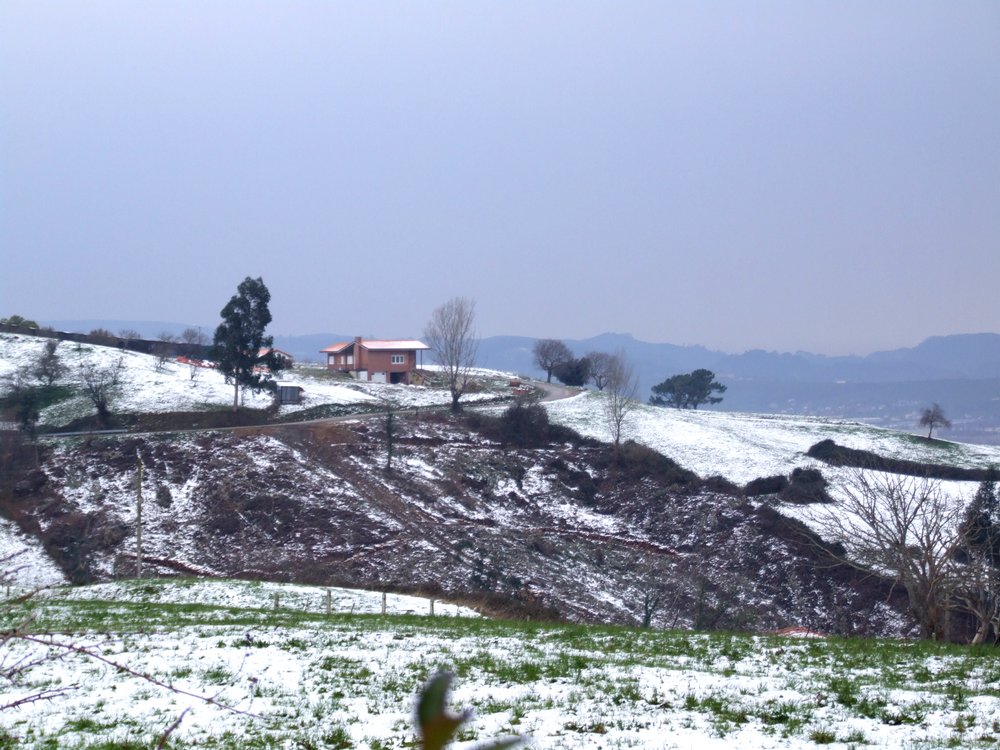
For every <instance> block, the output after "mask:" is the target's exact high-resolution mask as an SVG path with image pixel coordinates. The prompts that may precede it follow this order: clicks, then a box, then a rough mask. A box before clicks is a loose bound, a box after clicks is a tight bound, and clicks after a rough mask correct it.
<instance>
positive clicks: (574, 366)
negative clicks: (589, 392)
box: [552, 357, 590, 386]
mask: <svg viewBox="0 0 1000 750" xmlns="http://www.w3.org/2000/svg"><path fill="white" fill-rule="evenodd" d="M552 374H553V375H555V376H556V378H557V379H558V380H559V382H560V383H562V384H563V385H576V386H582V385H583V384H584V383H586V382H587V381H588V380H590V360H589V359H587V358H586V357H580V358H579V359H574V358H573V357H570V358H569V359H567V360H564V361H562V362H560V363H558V364H557V365H556V366H555V367H553V368H552Z"/></svg>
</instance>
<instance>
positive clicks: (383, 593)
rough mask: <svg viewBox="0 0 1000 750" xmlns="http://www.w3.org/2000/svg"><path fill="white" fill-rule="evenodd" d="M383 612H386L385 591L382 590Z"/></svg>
mask: <svg viewBox="0 0 1000 750" xmlns="http://www.w3.org/2000/svg"><path fill="white" fill-rule="evenodd" d="M382 614H383V615H384V614H385V592H384V591H383V592H382Z"/></svg>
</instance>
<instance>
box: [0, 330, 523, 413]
mask: <svg viewBox="0 0 1000 750" xmlns="http://www.w3.org/2000/svg"><path fill="white" fill-rule="evenodd" d="M46 341H48V339H45V338H40V337H35V336H20V335H15V334H9V333H0V393H2V392H3V391H4V390H5V388H4V383H7V382H10V381H11V380H12V379H13V377H14V375H15V373H17V372H18V371H19V370H22V369H24V368H27V367H29V366H30V365H31V364H32V363H33V362H35V361H36V360H37V359H38V357H39V355H40V354H41V353H42V351H43V349H44V346H45V342H46ZM56 353H57V354H58V355H59V357H60V360H61V362H62V363H63V364H64V365H65V366H66V367H67V373H66V377H65V378H64V379H63V381H62V382H63V384H65V385H68V386H70V387H71V388H73V389H74V390H79V389H80V385H81V371H82V370H83V369H85V368H107V367H113V366H114V365H115V364H116V363H117V362H118V361H119V360H120V361H121V362H122V366H123V371H122V378H121V380H122V384H121V387H120V388H119V389H118V390H117V392H116V393H115V395H114V397H113V400H112V411H118V412H137V413H157V412H172V411H198V410H205V409H224V408H226V407H228V406H230V405H231V404H232V403H233V386H232V385H230V384H228V383H226V381H225V378H224V377H223V376H222V374H221V373H219V372H217V371H216V370H213V369H211V368H208V367H195V366H192V365H188V364H184V363H181V362H177V361H174V360H167V361H165V362H161V361H160V360H159V358H158V357H156V356H154V355H151V354H140V353H138V352H130V351H123V350H121V349H118V348H116V347H109V346H97V345H93V344H78V343H75V342H67V341H64V342H61V343H60V344H59V346H58V348H57V349H56ZM430 369H433V368H430ZM476 373H477V376H480V377H483V378H486V379H492V380H494V381H496V382H497V383H503V382H505V381H507V380H509V378H511V377H512V376H511V375H509V374H508V373H500V372H496V371H492V370H477V371H476ZM277 380H278V381H279V382H280V383H282V384H283V385H290V386H296V385H297V386H300V387H301V388H302V389H303V401H302V403H300V404H296V405H287V406H282V407H281V414H293V413H295V412H299V411H303V410H305V409H311V408H315V407H319V406H343V405H351V404H355V405H357V406H358V407H359V408H360V409H364V408H367V407H371V406H373V405H378V404H384V405H392V406H394V407H396V408H399V409H411V408H422V407H430V406H442V405H444V404H448V403H450V402H451V396H450V394H449V393H448V392H447V391H446V390H443V389H437V388H426V387H423V386H407V385H391V384H387V383H368V382H359V381H353V380H350V379H349V378H344V377H339V376H336V375H333V374H331V373H329V372H328V371H327V370H326V368H324V367H322V366H320V365H310V364H302V365H297V366H296V367H294V368H292V369H290V370H283V371H282V372H281V373H280V375H279V377H278V378H277ZM495 396H496V393H495V392H491V391H488V390H487V391H484V392H481V393H469V394H467V395H465V396H463V401H464V402H466V403H472V402H475V401H482V400H488V399H491V398H494V397H495ZM271 401H272V396H271V395H270V394H269V393H266V392H262V393H258V394H254V393H251V392H249V391H247V392H244V393H243V394H242V396H241V403H242V404H243V405H244V406H247V407H250V408H255V409H262V408H265V407H267V406H268V405H269V404H270V403H271ZM93 411H94V410H93V407H92V406H91V404H90V402H89V401H87V399H86V398H85V397H84V396H83V395H82V394H79V393H78V394H77V395H75V396H74V397H73V398H71V399H68V400H66V401H62V402H60V403H57V404H54V405H52V406H50V407H48V408H46V409H45V410H43V412H42V415H41V419H40V424H41V425H42V426H45V425H59V424H66V423H68V422H70V421H72V420H74V419H77V418H79V417H84V416H88V415H91V414H93Z"/></svg>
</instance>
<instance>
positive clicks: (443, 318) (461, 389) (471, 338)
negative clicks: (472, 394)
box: [424, 297, 479, 412]
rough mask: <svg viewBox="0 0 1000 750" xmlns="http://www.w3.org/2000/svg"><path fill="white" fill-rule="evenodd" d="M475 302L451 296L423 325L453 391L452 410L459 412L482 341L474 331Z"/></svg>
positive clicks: (425, 336) (428, 342)
mask: <svg viewBox="0 0 1000 750" xmlns="http://www.w3.org/2000/svg"><path fill="white" fill-rule="evenodd" d="M475 320H476V303H475V302H474V301H473V300H471V299H469V298H468V297H452V298H451V299H450V300H448V301H447V302H445V303H444V304H443V305H441V306H440V307H438V308H436V309H435V310H434V312H433V313H431V319H430V321H428V323H427V326H426V328H424V338H426V339H427V345H428V346H430V348H431V349H432V350H433V351H434V356H435V358H436V359H437V362H438V364H440V365H441V367H442V368H443V371H444V376H445V381H446V382H447V384H448V389H449V390H450V391H451V410H452V411H453V412H457V411H458V410H459V409H460V408H461V407H459V404H458V400H459V399H460V398H461V397H462V394H463V393H465V391H466V389H467V388H468V387H469V383H470V382H471V375H472V367H473V365H475V362H476V353H477V352H478V350H479V343H478V341H476V332H475Z"/></svg>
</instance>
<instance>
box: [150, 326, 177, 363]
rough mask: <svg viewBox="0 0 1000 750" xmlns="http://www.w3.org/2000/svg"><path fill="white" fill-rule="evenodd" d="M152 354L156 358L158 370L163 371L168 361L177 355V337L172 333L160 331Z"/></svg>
mask: <svg viewBox="0 0 1000 750" xmlns="http://www.w3.org/2000/svg"><path fill="white" fill-rule="evenodd" d="M156 338H157V340H156V341H155V342H154V343H153V347H152V350H151V353H152V354H153V355H155V356H156V369H157V370H162V369H163V366H164V365H165V364H167V360H168V359H170V358H171V357H172V356H174V355H175V354H176V353H177V337H176V336H174V334H172V333H171V332H170V331H160V334H159V335H158V336H157V337H156Z"/></svg>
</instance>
